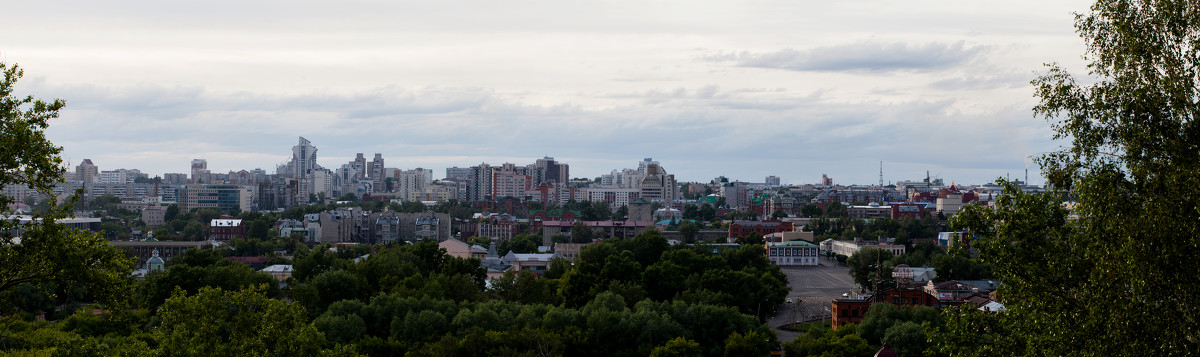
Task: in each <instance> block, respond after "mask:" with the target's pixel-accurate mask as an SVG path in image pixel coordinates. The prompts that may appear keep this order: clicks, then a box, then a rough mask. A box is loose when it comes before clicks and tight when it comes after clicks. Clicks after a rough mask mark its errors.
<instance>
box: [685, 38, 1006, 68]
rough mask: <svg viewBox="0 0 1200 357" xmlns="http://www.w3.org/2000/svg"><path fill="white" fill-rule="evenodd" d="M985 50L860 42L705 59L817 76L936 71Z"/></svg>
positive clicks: (955, 45)
mask: <svg viewBox="0 0 1200 357" xmlns="http://www.w3.org/2000/svg"><path fill="white" fill-rule="evenodd" d="M986 49H987V48H986V47H984V46H967V45H966V44H965V43H964V42H963V41H959V42H955V43H940V42H931V43H926V44H907V43H882V42H857V43H853V44H846V45H838V46H826V47H816V48H811V49H805V50H798V49H794V48H786V49H782V50H779V51H775V52H762V53H754V52H745V51H743V52H730V53H718V54H713V55H708V56H704V57H701V59H702V60H706V61H713V62H733V63H734V64H735V65H737V66H741V67H751V68H773V69H786V70H793V71H815V72H894V71H934V70H941V69H946V68H951V67H954V66H957V65H960V64H963V63H966V62H969V61H971V60H973V59H975V58H976V57H978V56H979V55H980V54H982V53H984V52H985V51H986Z"/></svg>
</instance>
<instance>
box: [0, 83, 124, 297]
mask: <svg viewBox="0 0 1200 357" xmlns="http://www.w3.org/2000/svg"><path fill="white" fill-rule="evenodd" d="M0 73H2V78H0V128H2V130H0V186H5V185H11V184H15V185H22V186H25V187H28V188H30V189H33V190H36V191H37V192H39V193H41V194H43V195H48V196H51V197H53V196H52V195H51V189H52V188H53V187H54V185H55V184H57V183H58V182H61V181H62V175H63V174H64V173H65V172H66V170H65V169H64V168H63V160H62V157H60V156H59V154H60V153H61V152H62V148H61V147H59V146H56V145H54V144H53V143H51V142H50V141H49V140H48V139H46V136H45V130H46V128H47V127H48V126H49V121H50V119H54V118H57V117H58V111H59V110H60V109H62V108H63V106H64V105H65V102H63V101H62V100H61V99H55V100H53V101H50V102H46V101H43V100H38V99H34V98H33V96H26V97H24V98H18V97H16V96H14V95H13V90H14V86H15V84H16V82H17V80H18V79H20V78H21V76H22V75H23V74H24V72H23V71H22V70H21V69H20V68H19V67H18V66H16V65H12V66H9V65H7V64H5V63H3V62H0ZM12 200H13V199H12V198H11V197H8V196H7V195H0V210H3V212H4V213H5V214H7V213H9V212H8V203H11V202H12ZM55 201H56V200H55V199H53V198H52V199H51V200H49V204H50V206H49V209H47V210H45V211H42V212H39V213H38V214H37V215H35V216H34V217H33V218H32V219H31V220H27V221H24V222H22V221H20V220H17V219H3V220H0V293H3V292H5V291H7V290H9V289H14V288H16V287H17V286H19V285H21V284H23V283H32V284H35V285H37V286H39V287H44V286H45V285H46V284H49V283H60V284H70V283H80V284H85V285H86V286H87V287H88V288H89V290H91V291H92V294H93V296H95V297H96V298H97V299H99V300H102V301H116V300H118V299H120V298H121V297H122V294H119V293H115V291H117V290H119V289H121V288H122V287H126V286H128V281H127V280H128V278H127V276H128V274H129V271H130V266H131V265H132V263H131V261H129V260H128V258H126V257H125V255H124V253H122V252H121V251H119V250H117V248H114V247H112V246H111V245H109V244H108V241H107V240H105V239H104V237H102V236H100V235H99V234H97V233H91V232H87V231H81V230H75V229H71V228H68V227H66V226H65V225H64V224H62V223H59V222H58V221H57V220H59V219H61V218H66V217H69V216H70V214H71V211H70V208H71V206H72V205H70V204H68V205H62V206H58V205H55ZM14 233H16V234H17V235H19V239H18V238H17V237H16V236H14Z"/></svg>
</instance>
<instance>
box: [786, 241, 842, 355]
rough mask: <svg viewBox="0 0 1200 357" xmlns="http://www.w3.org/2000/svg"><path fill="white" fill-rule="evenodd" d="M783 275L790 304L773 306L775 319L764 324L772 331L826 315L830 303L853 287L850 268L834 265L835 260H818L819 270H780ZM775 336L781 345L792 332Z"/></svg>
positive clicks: (788, 339)
mask: <svg viewBox="0 0 1200 357" xmlns="http://www.w3.org/2000/svg"><path fill="white" fill-rule="evenodd" d="M783 273H784V274H787V277H788V287H790V288H791V293H789V294H788V297H790V298H792V301H794V302H793V303H791V304H788V303H784V304H781V305H779V306H776V308H775V316H772V317H771V318H770V319H769V320H768V321H767V325H769V326H771V327H772V328H775V327H779V326H780V325H783V324H786V323H789V322H793V321H808V320H812V319H817V318H820V317H822V316H829V312H828V311H831V309H832V308H833V304H832V300H833V299H835V298H840V297H841V296H842V293H845V292H849V291H851V290H853V289H854V287H855V284H854V279H852V278H851V277H850V268H848V267H841V266H837V262H836V261H831V260H826V259H821V266H819V267H811V268H783ZM775 333H776V334H778V335H779V340H780V341H782V342H788V341H791V340H793V339H795V338H796V333H795V332H792V331H787V330H780V329H775Z"/></svg>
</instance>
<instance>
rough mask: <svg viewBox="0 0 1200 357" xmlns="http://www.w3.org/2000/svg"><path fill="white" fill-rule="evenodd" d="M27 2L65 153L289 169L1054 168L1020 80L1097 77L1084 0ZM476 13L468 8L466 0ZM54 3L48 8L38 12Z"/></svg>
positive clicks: (35, 69) (904, 176)
mask: <svg viewBox="0 0 1200 357" xmlns="http://www.w3.org/2000/svg"><path fill="white" fill-rule="evenodd" d="M61 5H62V4H58V5H53V6H52V5H51V4H42V3H21V4H16V5H14V8H13V9H12V10H13V11H14V12H16V13H22V14H29V16H22V17H17V18H13V19H10V21H6V22H5V23H4V24H0V60H3V61H5V62H8V63H15V64H19V65H21V66H22V67H23V68H24V69H25V70H26V76H25V79H24V80H22V81H21V82H20V83H19V84H18V93H19V94H32V95H35V96H37V97H39V98H62V99H65V100H66V101H67V107H66V109H65V110H64V111H63V113H62V117H61V118H59V119H57V120H54V121H52V122H51V126H50V129H49V130H48V131H47V134H48V137H49V138H50V139H51V140H52V141H53V142H55V143H56V144H58V145H61V146H63V147H64V152H63V156H64V158H69V159H70V160H71V161H72V162H71V164H72V165H76V164H78V163H79V162H80V161H81V160H83V159H92V160H93V161H94V162H95V163H96V164H97V166H99V167H101V169H115V168H129V169H132V168H137V169H140V170H143V171H145V172H149V173H152V174H161V173H165V172H186V170H187V168H188V166H187V165H188V163H189V162H190V161H191V160H192V159H194V158H204V159H207V160H208V162H209V165H210V169H211V170H212V171H214V172H226V171H228V170H239V169H253V168H262V169H264V170H267V171H273V169H274V167H275V166H276V165H278V164H281V163H283V162H285V161H286V160H287V158H288V156H289V155H288V148H290V147H291V145H292V142H293V141H294V140H295V137H297V136H303V137H306V138H308V139H309V140H311V141H312V142H313V144H314V145H315V146H317V147H319V148H320V150H321V156H320V157H319V158H318V161H319V163H320V164H322V165H327V166H329V165H332V164H340V163H344V162H347V161H350V160H352V159H353V157H354V154H355V153H359V152H362V153H367V154H368V155H370V154H373V153H382V154H383V155H384V157H386V158H388V166H389V167H397V168H415V167H423V168H430V169H433V170H434V171H435V172H437V173H438V175H441V174H442V173H444V168H445V167H452V166H458V167H466V166H471V165H475V164H478V163H480V162H489V163H502V162H514V163H520V162H526V161H531V160H534V159H536V158H540V157H543V156H552V157H555V158H556V159H558V160H560V161H563V162H566V163H568V164H570V165H571V166H572V176H575V177H596V176H599V175H602V174H605V173H608V172H609V171H611V170H613V169H622V168H628V167H629V166H630V165H633V164H636V161H638V160H640V159H642V158H645V157H653V158H654V159H655V160H658V161H660V162H662V163H663V167H664V168H665V169H666V170H668V172H671V173H672V174H675V175H676V177H678V178H679V181H701V182H705V181H708V180H710V179H712V178H713V177H716V176H726V177H729V178H730V179H733V180H742V181H749V182H757V181H760V180H762V179H763V178H765V177H766V176H768V175H774V176H778V177H781V178H782V179H783V183H784V184H803V183H816V182H818V181H819V179H820V176H821V174H827V175H828V176H829V177H832V178H834V179H835V183H845V184H875V183H877V182H878V180H879V178H878V176H879V162H880V161H883V162H884V168H883V169H884V180H885V182H894V181H899V180H917V179H921V178H924V177H925V172H926V171H929V172H930V173H931V174H932V175H934V176H937V177H942V178H944V179H946V180H947V181H956V182H970V183H985V182H990V181H992V180H993V179H995V178H996V177H1001V176H1006V175H1010V176H1011V177H1013V178H1023V177H1024V170H1025V169H1027V168H1028V169H1030V173H1029V177H1030V179H1031V180H1030V181H1031V183H1035V184H1041V183H1042V180H1041V179H1040V178H1038V177H1039V174H1040V172H1039V171H1038V170H1037V167H1036V166H1035V165H1032V164H1031V160H1030V157H1032V156H1036V155H1038V154H1041V153H1045V152H1049V151H1053V150H1054V149H1055V148H1057V147H1058V146H1059V145H1060V143H1058V142H1054V141H1052V140H1051V136H1052V132H1051V130H1050V128H1049V124H1048V123H1046V122H1045V121H1044V120H1042V119H1040V118H1034V117H1033V116H1032V113H1031V111H1030V108H1031V107H1032V106H1033V104H1035V103H1036V102H1035V101H1034V99H1033V98H1032V96H1031V94H1032V88H1030V86H1029V85H1028V81H1029V80H1031V79H1033V78H1034V77H1035V76H1036V73H1038V72H1040V71H1043V70H1044V69H1043V67H1042V66H1041V64H1042V63H1046V62H1059V63H1061V64H1063V65H1064V66H1065V67H1067V68H1068V69H1071V70H1072V71H1073V72H1074V73H1075V74H1077V75H1082V74H1085V70H1084V69H1083V68H1084V67H1083V65H1082V60H1081V59H1080V58H1079V54H1080V53H1082V48H1083V43H1082V41H1081V40H1079V39H1078V37H1077V36H1076V34H1075V33H1074V29H1073V27H1072V26H1071V24H1072V20H1073V15H1072V14H1071V12H1072V11H1076V12H1082V11H1086V10H1087V3H1085V2H1082V1H1071V2H1056V3H1044V2H1032V1H1019V2H1008V3H1003V4H998V3H971V4H962V3H960V2H951V1H928V2H921V3H903V4H900V3H894V2H883V1H880V2H855V3H852V4H851V3H795V2H778V3H771V2H761V3H752V4H720V5H717V4H699V5H698V4H694V3H671V2H659V3H652V4H645V3H640V2H639V3H634V2H607V3H596V4H565V3H559V2H538V1H523V2H514V3H505V4H503V5H500V4H490V3H485V2H456V3H444V4H440V3H439V4H373V3H339V4H336V5H333V4H309V3H294V4H290V5H291V6H288V7H276V6H267V5H256V4H241V3H233V2H228V3H223V2H217V3H206V4H203V5H201V4H192V5H184V4H171V5H167V4H159V3H154V2H123V3H118V4H117V5H112V4H104V5H101V4H92V3H86V2H81V3H75V4H67V5H66V6H61ZM462 9H470V11H465V10H462ZM42 14H44V15H42Z"/></svg>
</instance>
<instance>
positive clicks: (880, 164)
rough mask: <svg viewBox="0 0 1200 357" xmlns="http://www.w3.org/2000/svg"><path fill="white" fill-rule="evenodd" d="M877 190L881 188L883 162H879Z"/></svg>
mask: <svg viewBox="0 0 1200 357" xmlns="http://www.w3.org/2000/svg"><path fill="white" fill-rule="evenodd" d="M879 188H883V161H882V160H881V161H879Z"/></svg>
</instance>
